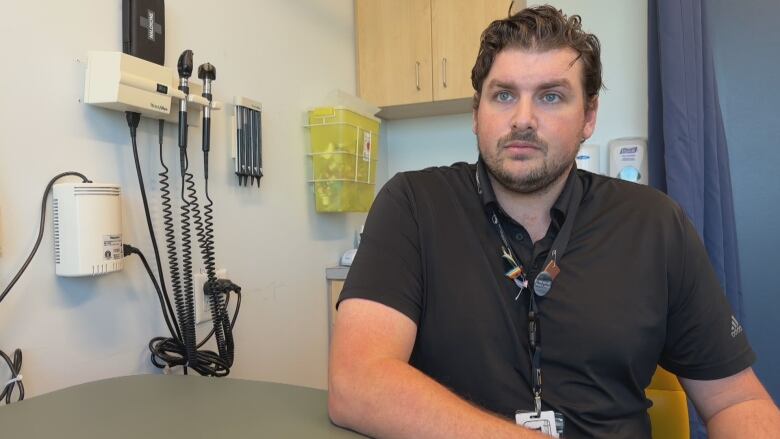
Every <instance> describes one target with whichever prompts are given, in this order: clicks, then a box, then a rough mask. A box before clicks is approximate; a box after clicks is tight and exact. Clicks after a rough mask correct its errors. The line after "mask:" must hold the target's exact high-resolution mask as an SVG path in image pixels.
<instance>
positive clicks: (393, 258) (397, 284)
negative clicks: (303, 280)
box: [338, 174, 422, 323]
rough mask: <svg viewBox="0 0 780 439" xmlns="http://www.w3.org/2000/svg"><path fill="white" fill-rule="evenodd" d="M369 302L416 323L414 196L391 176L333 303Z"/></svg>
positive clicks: (418, 284) (418, 277)
mask: <svg viewBox="0 0 780 439" xmlns="http://www.w3.org/2000/svg"><path fill="white" fill-rule="evenodd" d="M352 298H360V299H368V300H373V301H375V302H379V303H382V304H384V305H387V306H389V307H391V308H394V309H396V310H398V311H400V312H401V313H403V314H405V315H407V316H408V317H409V318H411V319H412V320H413V321H414V322H415V323H419V318H420V314H421V310H422V264H421V257H420V243H419V231H418V224H417V220H416V218H415V209H414V200H413V193H412V190H411V188H410V185H409V182H408V180H407V178H406V177H405V176H404V174H396V175H395V176H394V177H393V178H392V179H390V181H388V182H387V183H386V184H385V185H384V187H383V188H382V189H381V190H380V191H379V193H378V194H377V197H376V199H375V200H374V203H373V204H372V206H371V210H370V211H369V213H368V217H367V218H366V223H365V226H364V228H363V235H362V238H361V240H360V246H359V247H358V251H357V253H356V255H355V258H354V260H353V262H352V266H351V267H350V269H349V274H348V275H347V279H346V282H345V283H344V288H343V289H342V291H341V295H340V296H339V301H338V303H339V304H340V303H341V302H342V301H344V300H346V299H352Z"/></svg>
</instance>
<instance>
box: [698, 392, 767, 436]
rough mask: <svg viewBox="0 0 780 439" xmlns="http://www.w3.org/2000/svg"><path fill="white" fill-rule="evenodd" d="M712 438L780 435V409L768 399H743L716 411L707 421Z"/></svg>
mask: <svg viewBox="0 0 780 439" xmlns="http://www.w3.org/2000/svg"><path fill="white" fill-rule="evenodd" d="M707 432H708V434H709V437H710V438H712V439H725V438H734V437H749V438H751V439H769V438H772V439H775V438H778V437H780V411H778V408H777V406H776V405H775V404H774V403H773V402H772V400H769V399H757V400H751V401H745V402H742V403H739V404H737V405H734V406H731V407H729V408H727V409H724V410H722V411H720V412H718V413H716V414H715V415H714V416H713V417H712V418H711V419H710V420H709V422H707Z"/></svg>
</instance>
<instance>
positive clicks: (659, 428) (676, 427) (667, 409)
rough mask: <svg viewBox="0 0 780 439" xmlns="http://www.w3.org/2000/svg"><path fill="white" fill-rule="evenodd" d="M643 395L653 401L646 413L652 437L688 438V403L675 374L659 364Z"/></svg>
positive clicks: (668, 438) (665, 438) (662, 438)
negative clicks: (648, 416) (648, 417)
mask: <svg viewBox="0 0 780 439" xmlns="http://www.w3.org/2000/svg"><path fill="white" fill-rule="evenodd" d="M645 395H647V399H649V400H650V401H653V406H652V407H650V409H649V410H648V414H649V415H650V424H651V425H652V428H653V438H654V439H690V429H689V427H688V403H687V400H686V397H685V391H684V390H683V388H682V386H681V385H680V382H679V381H678V380H677V377H676V376H674V375H673V374H672V373H670V372H668V371H666V370H664V369H662V368H661V367H660V366H659V367H658V369H656V370H655V375H653V379H652V380H651V381H650V385H649V386H647V389H645Z"/></svg>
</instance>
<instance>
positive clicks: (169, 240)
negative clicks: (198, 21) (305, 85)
mask: <svg viewBox="0 0 780 439" xmlns="http://www.w3.org/2000/svg"><path fill="white" fill-rule="evenodd" d="M122 7H123V13H124V17H123V41H122V48H123V52H113V51H100V52H97V51H96V52H90V53H89V56H88V61H87V69H86V75H85V86H84V102H86V103H88V104H91V105H97V106H100V107H104V108H108V109H111V110H117V111H122V112H124V113H125V114H124V117H125V119H126V121H127V124H128V127H129V130H130V139H131V144H132V149H133V158H134V163H135V168H136V172H137V176H138V184H139V187H140V190H141V195H142V201H143V207H144V213H145V217H146V223H147V227H148V229H149V236H150V240H151V244H152V247H153V249H154V253H155V254H154V260H153V261H151V262H152V264H151V265H150V263H149V261H147V260H146V258H145V257H144V255H143V254H142V253H141V252H140V250H138V249H137V248H136V247H133V246H132V245H129V244H127V243H126V242H124V241H123V233H122V207H121V201H120V192H121V190H120V187H119V186H118V185H116V184H107V183H93V182H92V181H90V180H89V179H88V178H87V177H86V176H85V175H83V174H81V173H78V172H73V171H71V172H64V173H61V174H58V175H56V176H55V177H54V178H52V180H51V181H50V182H49V184H48V185H47V186H46V189H45V191H44V194H43V200H42V205H41V220H40V226H39V233H38V237H37V240H36V244H35V246H34V247H33V250H32V251H31V253H30V255H29V256H28V258H27V260H26V261H25V263H24V264H23V265H22V267H21V269H20V270H19V272H18V273H17V274H16V275H15V276H14V278H13V279H12V280H11V282H10V283H9V285H8V286H7V287H6V288H5V289H4V290H3V291H2V293H0V302H2V301H3V299H4V298H5V297H6V296H7V295H8V294H9V293H10V291H11V289H12V288H13V286H14V285H15V284H16V282H17V281H18V280H19V278H20V276H21V275H22V273H23V272H24V271H25V269H26V268H27V266H28V265H29V263H30V261H31V260H32V258H33V256H34V255H35V253H36V252H37V250H38V247H39V245H40V243H41V239H42V235H43V230H44V220H45V216H46V215H45V207H46V205H47V204H46V201H47V198H48V195H49V193H50V192H52V189H53V200H52V209H53V222H54V227H53V229H54V255H55V272H56V274H57V275H59V276H67V277H72V276H95V275H101V274H105V273H111V272H114V271H118V270H121V269H122V268H123V266H124V265H125V264H124V258H125V257H126V256H128V255H131V254H135V255H137V256H139V257H140V259H141V261H142V262H143V264H144V267H145V268H146V271H147V274H148V275H149V277H150V279H151V281H152V284H153V285H154V288H155V290H156V292H157V294H158V297H159V300H160V306H161V310H162V313H163V317H164V319H165V322H166V325H167V327H168V330H169V332H170V336H168V337H155V338H154V339H152V340H151V341H150V342H149V349H150V351H151V362H152V363H153V364H154V365H155V366H157V367H160V368H164V369H166V370H168V369H170V368H172V367H176V366H180V367H181V368H182V370H183V372H184V373H185V374H186V373H188V371H189V370H194V371H196V372H198V373H199V374H201V375H209V376H225V375H228V374H229V373H230V368H231V367H232V365H233V360H234V355H235V353H234V343H233V327H234V325H235V321H236V317H237V316H238V311H239V309H240V304H241V287H239V286H238V285H236V284H235V283H233V282H231V281H230V280H228V279H224V278H220V277H218V275H217V273H218V271H217V270H216V251H215V246H216V239H215V233H214V212H215V206H214V204H215V203H214V201H213V200H212V199H211V197H210V194H209V186H208V183H209V153H210V149H211V119H212V115H213V112H214V111H216V110H220V109H221V108H222V105H221V104H220V103H219V102H218V101H216V100H215V99H214V96H213V90H212V88H213V84H214V82H215V81H216V78H217V69H216V68H215V67H214V66H213V65H212V64H210V63H203V64H201V65H200V66H198V67H197V69H196V67H195V64H194V53H193V51H191V50H185V51H183V52H182V53H181V55H180V56H179V59H178V62H177V66H176V70H172V69H169V68H167V67H165V66H163V61H164V55H165V46H164V35H165V34H164V32H165V27H164V4H163V0H123V2H122ZM193 73H195V74H196V75H197V81H195V80H191V79H190V78H191V76H192V75H193ZM236 103H237V107H236V108H237V110H236V114H235V115H236V116H237V117H236V118H234V120H236V124H235V125H234V127H235V130H234V131H235V132H236V134H237V137H239V138H240V140H238V139H237V140H236V144H237V146H238V150H237V151H236V153H237V155H238V157H237V161H236V163H237V168H236V173H239V166H240V172H241V173H240V174H239V176H240V177H244V178H245V180H244V182H246V178H251V179H252V183H253V184H254V183H255V182H256V181H257V182H259V178H260V177H261V176H262V172H261V169H262V161H261V157H260V137H261V136H260V112H261V107H260V105H259V103H257V102H254V101H249V100H239V101H237V102H236ZM142 116H145V117H147V118H150V119H152V120H154V121H156V123H157V127H158V140H159V141H158V144H159V145H156V146H158V147H159V150H158V151H155V152H154V155H155V156H157V155H159V158H160V172H159V173H158V176H159V187H160V189H159V190H160V196H159V198H160V199H161V204H162V207H161V209H158V210H157V211H161V212H162V219H161V222H162V226H163V229H164V235H165V237H164V240H165V243H164V246H165V249H164V250H165V252H166V259H167V266H168V269H169V271H168V273H167V276H166V273H164V272H163V268H162V260H161V255H160V253H161V252H160V249H159V247H158V244H157V238H156V236H155V228H154V226H153V222H152V216H151V214H150V209H149V203H148V200H147V193H146V188H145V185H144V178H143V175H142V172H141V161H140V160H139V153H138V145H137V140H138V139H137V136H136V132H137V128H138V125H139V123H140V120H141V117H142ZM165 122H172V123H176V124H177V127H178V128H177V138H178V142H177V149H178V163H177V165H178V166H176V167H175V168H177V169H176V171H175V174H174V175H175V176H177V177H178V178H176V179H175V180H177V181H174V177H173V176H171V175H169V173H170V171H171V170H170V169H169V167H168V165H167V164H166V163H164V161H163V157H164V156H165V154H164V153H163V149H164V136H163V131H164V127H165ZM192 126H200V127H201V130H202V136H199V138H195V139H190V138H189V136H188V134H189V130H190V128H191V127H192ZM198 142H199V143H200V150H201V151H200V152H201V154H202V164H203V187H202V189H199V188H198V184H197V183H196V181H195V177H194V176H193V173H192V169H191V165H192V164H193V163H196V161H194V160H193V161H192V162H191V158H193V157H192V154H191V151H190V150H189V145H190V143H198ZM68 176H75V177H79V178H81V182H65V183H60V184H56V185H55V183H57V181H58V180H60V179H61V178H64V177H68ZM177 216H178V218H176V217H177ZM193 253H199V254H200V260H201V262H202V265H203V269H202V270H197V271H200V272H203V273H205V275H206V281H205V282H204V283H203V287H202V291H196V289H197V287H196V285H195V282H194V275H195V274H197V273H196V267H195V265H194V259H195V256H193ZM152 266H156V273H155V270H154V269H153V268H152ZM222 273H224V272H222ZM169 285H170V290H169ZM170 292H172V294H169V293H170ZM171 295H172V297H173V298H172V299H171ZM196 295H198V298H200V297H201V295H204V296H205V297H206V302H207V306H208V308H209V311H210V317H211V320H212V324H213V327H212V329H211V331H210V332H209V334H208V335H206V336H205V337H203V339H201V340H200V341H199V340H197V339H196V330H195V329H196V328H195V324H196V316H195V307H194V303H195V302H196ZM232 295H235V297H236V298H237V301H236V303H235V306H234V311H233V312H232V313H231V314H232V315H231V314H229V313H228V305H229V301H230V297H231V296H232ZM212 337H213V338H214V340H215V341H216V346H217V352H213V351H209V350H204V349H202V346H203V345H204V344H205V343H206V342H207V341H208V340H210V339H211V338H212ZM0 358H2V359H3V360H5V361H6V363H8V365H9V367H10V369H11V380H10V381H9V382H8V383H6V384H5V385H3V383H0V400H5V402H6V403H10V402H11V401H10V394H11V392H12V391H13V390H14V389H18V394H19V396H18V399H19V400H21V399H23V398H24V386H23V384H22V381H21V379H22V377H21V351H20V350H16V352H15V353H14V358H13V359H11V358H10V357H8V356H7V355H6V354H5V353H3V352H2V351H0Z"/></svg>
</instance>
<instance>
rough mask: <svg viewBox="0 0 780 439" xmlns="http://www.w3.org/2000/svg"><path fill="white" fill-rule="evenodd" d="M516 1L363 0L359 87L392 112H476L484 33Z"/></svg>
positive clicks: (359, 2)
mask: <svg viewBox="0 0 780 439" xmlns="http://www.w3.org/2000/svg"><path fill="white" fill-rule="evenodd" d="M510 3H511V1H508V0H355V29H356V39H357V64H358V68H357V71H358V90H359V91H358V93H359V94H360V96H361V97H362V98H363V99H365V100H367V101H369V102H371V103H372V104H374V105H377V106H379V107H382V112H381V113H380V114H379V115H380V116H381V117H385V118H400V117H415V116H420V115H433V114H447V113H457V112H468V111H469V110H470V108H471V96H472V95H473V93H474V91H473V88H472V87H471V68H472V67H473V65H474V61H475V60H476V57H477V52H478V50H479V38H480V35H481V33H482V31H483V30H484V29H485V27H487V25H488V24H489V23H490V22H491V21H493V20H495V19H498V18H502V17H506V16H507V13H508V10H509V5H510ZM515 3H518V2H517V1H516V2H515ZM515 6H517V5H515Z"/></svg>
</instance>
